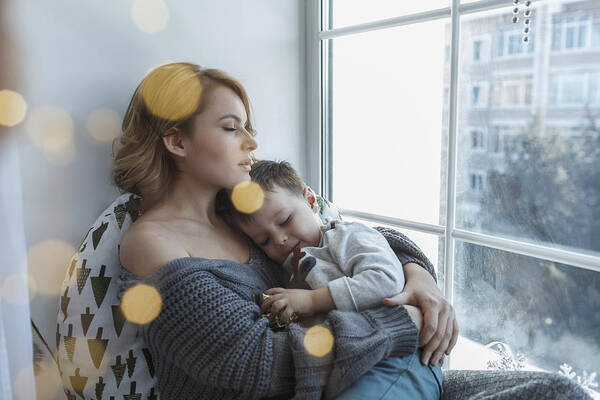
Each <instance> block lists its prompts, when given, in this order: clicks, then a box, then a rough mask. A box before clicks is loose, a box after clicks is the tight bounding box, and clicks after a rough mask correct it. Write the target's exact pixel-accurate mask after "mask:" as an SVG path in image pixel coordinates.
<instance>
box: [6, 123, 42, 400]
mask: <svg viewBox="0 0 600 400" xmlns="http://www.w3.org/2000/svg"><path fill="white" fill-rule="evenodd" d="M2 132H3V131H2V130H0V221H1V222H0V400H5V399H6V400H9V399H11V400H12V399H18V400H21V399H23V400H25V399H27V400H29V399H31V400H34V399H35V381H34V377H33V349H32V339H31V323H30V316H29V293H28V288H27V281H26V279H25V277H26V274H27V251H26V245H25V231H24V228H23V206H22V198H21V175H20V172H19V154H18V152H17V144H16V140H15V138H14V137H13V136H12V135H6V134H5V135H3V134H2ZM4 132H6V131H4Z"/></svg>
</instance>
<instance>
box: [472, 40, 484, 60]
mask: <svg viewBox="0 0 600 400" xmlns="http://www.w3.org/2000/svg"><path fill="white" fill-rule="evenodd" d="M482 45H483V42H482V41H481V40H476V41H474V42H473V61H481V47H482Z"/></svg>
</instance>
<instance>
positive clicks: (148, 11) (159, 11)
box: [131, 0, 169, 34]
mask: <svg viewBox="0 0 600 400" xmlns="http://www.w3.org/2000/svg"><path fill="white" fill-rule="evenodd" d="M131 19H132V20H133V23H134V24H135V25H136V26H137V27H138V29H139V30H141V31H142V32H145V33H149V34H153V33H157V32H160V31H162V30H163V29H165V28H166V27H167V24H168V23H169V7H168V6H167V5H166V3H165V2H164V1H162V0H134V1H133V4H132V6H131Z"/></svg>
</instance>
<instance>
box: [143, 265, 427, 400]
mask: <svg viewBox="0 0 600 400" xmlns="http://www.w3.org/2000/svg"><path fill="white" fill-rule="evenodd" d="M171 267H173V269H172V271H171V273H170V274H169V275H168V276H166V277H164V279H161V280H160V281H159V282H157V283H156V287H157V288H158V290H159V292H160V294H161V296H162V300H163V303H162V310H161V312H160V314H159V316H158V317H157V318H156V319H155V320H154V321H152V322H151V323H149V324H148V325H146V327H145V329H144V339H145V340H146V342H147V344H148V346H149V347H150V351H151V352H152V354H153V356H156V357H157V363H158V364H159V365H160V364H161V362H164V363H165V364H164V365H173V366H174V367H177V368H176V369H177V370H180V371H185V373H186V374H187V375H188V376H190V377H191V378H192V379H194V380H196V381H198V382H201V383H202V384H203V385H207V386H210V387H213V388H215V389H218V390H225V391H234V392H237V393H238V394H239V397H240V398H248V399H258V398H264V397H275V396H281V395H284V394H288V395H290V394H291V393H293V392H294V391H296V398H320V395H318V393H320V392H321V390H322V388H323V386H328V385H330V384H331V383H332V382H334V383H335V384H336V385H337V389H336V388H332V389H328V390H333V391H337V390H340V391H341V390H342V389H343V388H346V387H348V386H349V385H350V384H351V383H352V382H353V381H354V380H356V379H357V378H358V377H359V376H360V375H362V374H363V373H365V372H366V371H367V370H369V369H370V368H371V367H372V366H373V365H375V364H376V363H377V362H379V361H380V360H381V359H383V358H385V357H388V356H390V355H398V356H400V355H407V354H412V353H413V352H414V351H416V348H417V342H418V331H417V328H416V326H415V325H414V323H413V322H412V320H411V319H410V316H409V315H408V312H407V311H406V309H405V308H404V307H402V306H397V307H388V308H385V309H375V310H368V311H365V312H363V313H360V314H358V313H348V314H342V313H330V314H329V317H328V319H327V321H326V322H325V324H324V325H325V326H326V327H327V329H329V330H330V332H331V333H332V336H333V338H334V343H335V346H334V348H333V350H332V351H331V352H330V353H329V358H328V357H315V356H311V355H310V354H309V353H308V352H307V350H306V348H305V347H304V336H305V333H306V329H305V328H302V327H300V326H298V325H296V324H292V325H293V328H290V329H289V330H287V331H282V332H274V331H272V330H270V329H269V328H268V320H267V319H266V318H262V317H261V316H260V308H259V307H258V306H257V305H256V304H255V303H254V302H252V301H250V300H249V299H246V298H245V297H244V296H243V295H241V294H240V293H239V292H238V290H236V289H234V287H235V285H229V283H230V282H228V281H227V280H226V279H217V278H216V277H215V275H213V273H211V272H209V271H206V270H200V269H197V268H176V267H177V265H176V263H171ZM163 372H164V373H165V374H168V373H169V372H168V371H163ZM336 393H337V392H336Z"/></svg>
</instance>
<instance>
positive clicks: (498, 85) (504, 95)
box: [493, 77, 533, 107]
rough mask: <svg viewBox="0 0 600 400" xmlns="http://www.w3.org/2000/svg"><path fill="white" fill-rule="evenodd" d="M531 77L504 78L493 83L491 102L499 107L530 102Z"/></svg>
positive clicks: (524, 104) (528, 103) (522, 104)
mask: <svg viewBox="0 0 600 400" xmlns="http://www.w3.org/2000/svg"><path fill="white" fill-rule="evenodd" d="M532 91H533V88H532V80H531V78H528V77H527V78H504V79H500V80H497V81H496V82H495V83H494V88H493V92H494V96H493V104H494V105H495V106H499V107H506V106H508V107H510V106H526V105H530V104H531V102H532V98H531V96H532Z"/></svg>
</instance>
